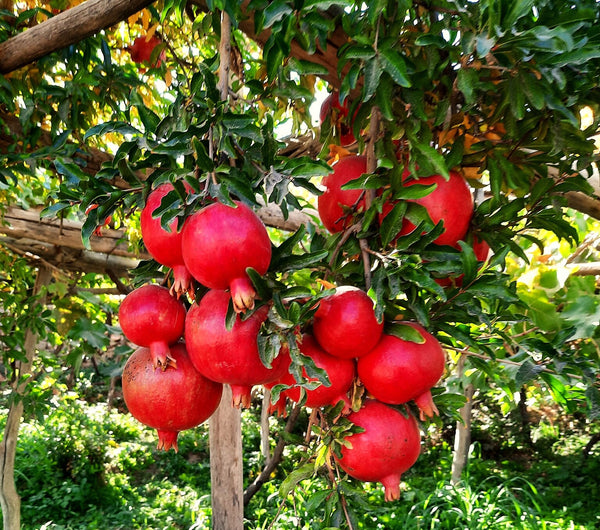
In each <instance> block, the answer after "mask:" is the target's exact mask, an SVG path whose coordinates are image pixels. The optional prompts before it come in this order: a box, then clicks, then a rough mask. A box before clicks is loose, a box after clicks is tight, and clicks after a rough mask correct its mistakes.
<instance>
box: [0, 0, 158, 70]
mask: <svg viewBox="0 0 600 530" xmlns="http://www.w3.org/2000/svg"><path fill="white" fill-rule="evenodd" d="M153 2H154V0H87V1H86V2H83V3H82V4H79V5H78V6H75V7H73V8H71V9H67V10H66V11H63V12H62V13H60V14H59V15H56V16H55V17H52V18H50V19H48V20H46V21H45V22H42V23H41V24H38V25H37V26H34V27H32V28H30V29H28V30H26V31H24V32H22V33H19V34H18V35H16V36H15V37H12V38H10V39H8V40H6V41H4V42H3V43H0V74H7V73H9V72H12V71H13V70H16V69H17V68H20V67H22V66H25V65H27V64H29V63H32V62H34V61H37V60H38V59H40V58H41V57H44V56H46V55H49V54H50V53H52V52H55V51H57V50H60V49H62V48H65V47H67V46H69V45H71V44H75V43H76V42H79V41H81V40H83V39H85V38H87V37H90V36H91V35H94V34H95V33H97V32H98V31H100V30H102V29H105V28H109V27H110V26H113V25H114V24H116V23H117V22H121V21H122V20H125V19H127V18H128V17H130V16H131V15H133V14H134V13H137V12H138V11H141V10H142V9H144V8H145V7H147V6H148V5H150V4H152V3H153Z"/></svg>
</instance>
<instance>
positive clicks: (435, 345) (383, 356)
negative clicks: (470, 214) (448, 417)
mask: <svg viewBox="0 0 600 530" xmlns="http://www.w3.org/2000/svg"><path fill="white" fill-rule="evenodd" d="M402 325H406V326H411V327H413V328H414V329H416V330H417V331H418V332H419V333H420V334H421V336H422V337H423V340H424V342H422V343H417V342H412V341H409V340H404V339H400V338H398V337H396V336H394V335H389V334H387V333H384V334H383V336H382V337H381V340H380V341H379V343H378V344H377V346H375V348H373V349H372V350H371V351H370V352H369V353H368V354H367V355H365V356H364V357H361V358H360V359H359V360H358V377H359V378H360V380H361V381H362V383H363V384H364V386H365V388H366V389H367V391H368V392H370V393H371V395H372V396H373V397H374V398H375V399H378V400H379V401H382V402H384V403H389V404H391V405H399V404H401V403H407V402H408V401H411V400H415V401H417V406H419V409H420V410H421V417H422V418H424V417H425V416H427V417H433V416H434V415H435V414H437V408H436V406H435V404H434V403H433V399H432V397H431V392H430V390H431V388H432V387H433V386H434V385H435V384H436V383H437V382H438V380H439V379H440V377H441V376H442V374H443V373H444V366H445V355H444V350H443V349H442V346H441V345H440V343H439V342H438V340H437V339H436V338H435V337H434V336H433V335H431V334H430V333H428V332H427V331H425V330H424V329H423V328H422V327H421V326H420V325H418V324H415V323H412V322H406V323H404V324H402Z"/></svg>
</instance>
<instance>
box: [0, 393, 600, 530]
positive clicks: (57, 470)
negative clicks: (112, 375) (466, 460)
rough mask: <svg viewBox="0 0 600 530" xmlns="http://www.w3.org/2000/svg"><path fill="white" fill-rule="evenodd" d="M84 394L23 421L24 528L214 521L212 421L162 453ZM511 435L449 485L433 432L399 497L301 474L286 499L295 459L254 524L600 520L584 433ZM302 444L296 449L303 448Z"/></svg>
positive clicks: (447, 452)
mask: <svg viewBox="0 0 600 530" xmlns="http://www.w3.org/2000/svg"><path fill="white" fill-rule="evenodd" d="M81 394H82V392H80V393H68V392H67V393H64V394H62V395H61V396H60V397H58V398H56V399H55V400H54V403H53V404H52V405H50V406H48V408H47V410H46V412H45V414H44V415H43V418H41V420H40V419H38V420H36V419H31V420H28V421H25V422H24V423H23V425H22V430H21V434H20V438H19V445H18V454H17V461H16V468H17V474H16V480H17V488H18V491H19V493H20V494H21V496H22V521H23V528H24V529H38V528H44V529H57V530H58V529H81V528H86V529H97V530H117V529H121V528H122V529H128V530H133V529H138V528H139V529H142V528H143V529H147V530H148V529H156V530H158V529H166V528H169V529H178V528H181V529H205V528H210V517H211V511H210V468H209V458H208V437H207V429H206V427H205V426H200V427H198V428H196V429H193V430H191V431H186V432H184V433H181V434H180V439H179V448H180V451H179V453H178V454H175V453H173V452H169V453H164V452H157V451H156V450H155V445H156V436H155V433H154V432H153V431H152V430H151V429H147V428H145V427H143V426H141V425H140V424H139V423H138V422H137V421H136V420H134V419H133V418H132V417H131V416H130V415H129V414H126V413H123V412H119V410H117V409H114V408H113V409H108V408H107V406H106V405H105V404H104V403H88V402H86V401H83V400H82V399H80V395H81ZM1 416H4V415H0V417H1ZM255 420H256V418H255V417H254V415H253V413H246V412H245V413H244V425H243V432H244V465H245V470H246V474H247V477H246V480H251V478H252V476H253V475H255V474H256V473H257V472H259V471H260V463H261V458H260V456H259V455H260V453H259V442H260V440H259V432H258V429H257V427H256V421H255ZM0 421H2V420H0ZM509 434H510V433H507V436H506V439H505V440H503V444H504V450H503V451H502V452H501V453H498V454H496V455H495V456H494V458H491V457H490V456H488V455H486V454H485V453H484V451H483V450H482V445H480V444H479V443H478V442H476V443H475V444H474V451H473V454H472V455H471V459H470V464H469V467H468V473H466V474H465V476H464V479H463V481H461V482H460V483H459V484H456V485H452V484H450V482H449V476H450V466H451V449H450V446H449V444H448V443H447V442H445V441H443V439H439V440H436V441H435V442H433V441H431V440H429V446H428V447H427V448H426V450H425V451H424V453H423V454H422V456H421V457H420V459H419V461H418V462H417V464H416V465H415V466H414V467H413V468H412V469H411V470H409V471H408V472H407V473H406V474H405V475H404V477H403V479H404V481H403V493H402V498H401V500H400V501H398V502H395V503H386V502H384V500H383V492H382V488H381V487H380V485H378V484H361V483H358V482H356V481H353V480H349V479H347V478H344V477H342V478H341V480H340V482H339V483H338V485H337V488H332V487H331V485H330V484H329V482H328V481H327V480H326V473H321V474H318V475H317V476H315V477H311V478H309V479H305V480H302V481H301V482H299V484H298V486H297V487H296V488H295V489H294V494H293V495H290V496H288V497H287V498H286V499H282V498H281V497H280V496H279V494H278V488H279V485H280V484H281V481H282V480H283V479H284V478H285V476H286V475H287V474H289V473H290V472H291V471H292V470H293V467H294V465H295V464H294V463H293V461H292V459H290V458H288V459H287V460H286V461H284V463H283V464H282V465H281V466H280V468H279V469H278V470H277V471H276V472H275V473H274V475H273V480H272V481H271V482H269V483H267V484H266V485H265V486H263V488H262V489H261V490H260V492H259V493H258V494H257V495H256V496H255V497H254V498H253V499H252V500H251V502H250V504H249V506H248V507H247V509H246V513H245V516H246V528H247V529H248V530H258V529H263V530H264V529H270V530H275V529H281V530H287V529H307V530H308V529H319V530H323V529H326V528H346V527H347V526H346V521H347V519H348V518H350V520H352V521H353V522H354V527H355V528H356V529H368V530H372V529H385V530H395V529H398V530H399V529H407V528H410V529H448V530H456V529H473V530H480V529H490V530H492V529H498V530H499V529H522V530H529V529H531V530H534V529H535V530H538V529H569V530H584V529H590V528H596V527H598V526H600V516H599V515H597V513H598V512H597V501H596V500H597V499H598V496H599V495H600V459H599V458H598V455H597V454H594V453H593V452H592V454H590V456H589V457H588V458H584V457H583V454H582V449H583V447H584V444H585V442H586V440H587V439H586V438H585V437H583V436H579V435H577V434H576V433H572V434H570V435H569V436H565V435H561V434H560V433H559V432H552V433H546V434H545V435H542V436H541V437H540V438H539V439H538V440H537V441H536V446H534V448H533V449H529V450H528V451H526V452H525V451H523V450H522V448H519V447H517V446H516V445H515V444H514V443H513V442H512V441H511V437H510V436H509ZM544 436H546V437H544ZM511 444H512V445H511ZM536 447H537V448H538V449H537V450H536ZM294 451H295V450H293V449H290V450H289V451H288V453H291V454H296V456H298V455H299V453H294Z"/></svg>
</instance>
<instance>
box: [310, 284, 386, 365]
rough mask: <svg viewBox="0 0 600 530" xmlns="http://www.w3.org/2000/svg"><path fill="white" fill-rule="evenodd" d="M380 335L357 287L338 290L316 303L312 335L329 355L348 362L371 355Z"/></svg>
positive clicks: (379, 327) (370, 307) (378, 325)
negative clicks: (317, 305) (351, 359)
mask: <svg viewBox="0 0 600 530" xmlns="http://www.w3.org/2000/svg"><path fill="white" fill-rule="evenodd" d="M382 333H383V322H378V321H377V318H376V317H375V311H374V310H373V300H371V298H369V296H368V295H367V293H365V292H364V291H363V290H361V289H359V288H358V287H354V286H342V287H338V288H336V290H335V293H334V294H332V295H329V296H327V297H325V298H323V299H322V300H321V301H320V302H319V308H318V309H317V311H316V313H315V315H314V317H313V334H314V336H315V339H317V342H318V343H319V344H320V345H321V347H322V348H323V349H324V350H325V351H326V352H327V353H329V354H330V355H334V356H335V357H341V358H345V359H350V358H353V357H360V356H362V355H365V354H366V353H368V352H369V351H371V350H372V349H373V348H374V347H375V345H376V344H377V343H378V342H379V339H380V337H381V334H382Z"/></svg>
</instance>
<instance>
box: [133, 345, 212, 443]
mask: <svg viewBox="0 0 600 530" xmlns="http://www.w3.org/2000/svg"><path fill="white" fill-rule="evenodd" d="M171 355H172V356H173V359H174V360H175V361H176V365H177V366H176V367H174V366H168V367H167V368H166V369H165V370H164V371H161V370H156V369H155V368H154V363H153V360H152V355H151V353H150V350H149V349H148V348H139V349H138V350H136V351H135V352H134V353H133V354H132V355H131V357H129V359H128V360H127V362H126V363H125V367H124V368H123V376H122V382H123V398H124V399H125V404H126V405H127V408H128V409H129V412H130V413H131V415H132V416H133V417H134V418H135V419H137V420H138V421H140V422H141V423H143V424H144V425H147V426H148V427H152V428H154V429H157V431H158V449H164V450H165V451H168V450H169V449H170V448H171V447H173V448H174V449H175V452H177V435H178V433H179V432H180V431H183V430H185V429H191V428H192V427H196V426H197V425H200V424H201V423H202V422H204V421H206V420H207V419H208V418H209V417H210V416H211V415H212V413H213V412H214V411H215V410H216V408H217V407H218V405H219V403H220V401H221V394H222V391H223V385H221V384H220V383H215V382H214V381H210V380H209V379H206V377H204V376H203V375H201V374H200V373H199V372H198V371H197V370H196V369H195V368H194V366H193V365H192V363H191V361H190V359H189V357H188V355H187V352H186V349H185V345H184V344H183V343H177V344H174V345H173V346H172V347H171Z"/></svg>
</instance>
